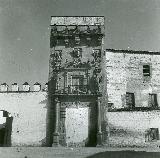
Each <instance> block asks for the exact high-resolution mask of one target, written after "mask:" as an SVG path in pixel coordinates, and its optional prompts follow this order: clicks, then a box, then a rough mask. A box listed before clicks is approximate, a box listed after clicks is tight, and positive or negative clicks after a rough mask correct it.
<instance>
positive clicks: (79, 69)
mask: <svg viewBox="0 0 160 158" xmlns="http://www.w3.org/2000/svg"><path fill="white" fill-rule="evenodd" d="M103 40H104V17H52V18H51V34H50V62H49V82H48V114H47V116H48V118H47V137H46V140H47V145H48V146H58V145H63V146H65V145H80V146H96V145H101V144H102V143H103V142H105V137H106V136H105V131H106V127H105V123H104V122H105V120H104V119H105V117H104V116H105V105H104V101H103V97H102V93H104V91H105V90H104V87H105V86H104V84H103V81H104V74H103V69H102V65H103V56H104V54H103ZM80 111H81V113H80ZM77 113H78V115H77ZM71 115H73V117H72V118H70V120H68V119H69V117H71ZM80 115H81V116H82V118H80ZM84 118H86V119H85V120H83V119H84ZM73 120H74V123H73ZM82 120H83V121H82ZM73 124H74V125H75V126H74V125H73ZM78 125H79V126H78ZM83 126H84V127H85V130H86V131H83V130H79V131H78V129H79V128H81V127H83ZM74 127H75V129H72V128H74ZM69 128H70V129H69ZM72 130H73V131H72ZM72 132H73V135H74V134H75V136H76V137H75V139H72V140H71V137H74V136H73V135H72V134H71V133H72Z"/></svg>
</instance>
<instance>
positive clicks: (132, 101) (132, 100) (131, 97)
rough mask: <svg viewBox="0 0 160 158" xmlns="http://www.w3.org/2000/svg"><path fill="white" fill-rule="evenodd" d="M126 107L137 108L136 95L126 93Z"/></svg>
mask: <svg viewBox="0 0 160 158" xmlns="http://www.w3.org/2000/svg"><path fill="white" fill-rule="evenodd" d="M126 105H127V107H128V108H134V107H135V97H134V93H128V92H127V93H126Z"/></svg>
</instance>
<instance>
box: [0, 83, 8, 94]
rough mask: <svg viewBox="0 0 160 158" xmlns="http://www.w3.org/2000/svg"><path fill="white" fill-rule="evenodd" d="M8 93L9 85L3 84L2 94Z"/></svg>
mask: <svg viewBox="0 0 160 158" xmlns="http://www.w3.org/2000/svg"><path fill="white" fill-rule="evenodd" d="M7 91H8V85H7V84H6V83H3V84H1V92H7Z"/></svg>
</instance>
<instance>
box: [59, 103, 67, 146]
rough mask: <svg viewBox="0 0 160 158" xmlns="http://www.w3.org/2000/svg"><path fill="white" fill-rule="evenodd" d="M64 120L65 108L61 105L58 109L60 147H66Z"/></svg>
mask: <svg viewBox="0 0 160 158" xmlns="http://www.w3.org/2000/svg"><path fill="white" fill-rule="evenodd" d="M65 120H66V107H65V106H64V105H61V108H60V123H61V124H60V144H61V145H62V146H66V127H65Z"/></svg>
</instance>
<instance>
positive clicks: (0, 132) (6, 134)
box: [0, 110, 13, 147]
mask: <svg viewBox="0 0 160 158" xmlns="http://www.w3.org/2000/svg"><path fill="white" fill-rule="evenodd" d="M12 121H13V117H12V116H11V114H10V113H9V112H7V111H5V110H0V146H1V147H5V146H11V132H12Z"/></svg>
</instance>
